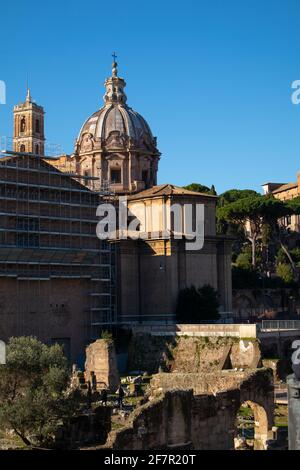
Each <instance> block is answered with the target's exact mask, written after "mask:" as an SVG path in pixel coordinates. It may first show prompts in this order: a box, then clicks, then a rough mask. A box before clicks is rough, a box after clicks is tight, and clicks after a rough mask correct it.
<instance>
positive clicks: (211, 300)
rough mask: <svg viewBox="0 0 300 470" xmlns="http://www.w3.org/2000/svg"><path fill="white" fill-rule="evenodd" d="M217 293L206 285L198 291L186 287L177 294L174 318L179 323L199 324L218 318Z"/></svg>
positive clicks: (192, 287) (193, 287)
mask: <svg viewBox="0 0 300 470" xmlns="http://www.w3.org/2000/svg"><path fill="white" fill-rule="evenodd" d="M218 308H219V301H218V293H217V291H216V290H215V289H214V288H213V287H212V286H210V285H208V284H206V285H204V286H202V287H200V288H198V289H196V288H195V286H191V287H187V288H185V289H182V290H181V291H180V292H179V295H178V300H177V309H176V317H177V321H178V322H180V323H200V322H201V320H217V319H218V318H219V311H218Z"/></svg>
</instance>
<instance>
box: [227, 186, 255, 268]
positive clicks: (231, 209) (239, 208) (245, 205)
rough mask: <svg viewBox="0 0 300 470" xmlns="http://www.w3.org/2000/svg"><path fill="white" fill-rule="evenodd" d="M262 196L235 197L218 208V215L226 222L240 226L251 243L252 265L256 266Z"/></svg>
mask: <svg viewBox="0 0 300 470" xmlns="http://www.w3.org/2000/svg"><path fill="white" fill-rule="evenodd" d="M262 206H263V196H260V195H254V196H248V197H243V198H241V199H237V200H236V201H234V202H231V203H228V204H225V205H224V206H223V207H220V208H219V211H218V217H219V219H220V220H224V221H226V222H227V223H230V224H233V225H238V226H239V227H242V228H243V230H244V233H245V237H246V239H247V240H249V242H250V243H251V250H252V267H253V268H254V269H255V268H256V243H257V240H258V238H259V236H260V234H261V228H262V223H263V219H262Z"/></svg>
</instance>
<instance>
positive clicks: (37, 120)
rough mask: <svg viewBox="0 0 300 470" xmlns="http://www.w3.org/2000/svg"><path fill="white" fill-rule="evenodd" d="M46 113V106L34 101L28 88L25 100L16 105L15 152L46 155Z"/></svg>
mask: <svg viewBox="0 0 300 470" xmlns="http://www.w3.org/2000/svg"><path fill="white" fill-rule="evenodd" d="M44 114H45V113H44V108H43V107H42V106H38V105H37V104H36V103H34V102H33V101H32V99H31V95H30V90H29V89H28V90H27V95H26V100H25V102H24V103H21V104H18V105H17V106H14V137H13V149H14V151H15V152H26V153H33V154H35V155H39V156H41V157H43V156H44V155H45V135H44Z"/></svg>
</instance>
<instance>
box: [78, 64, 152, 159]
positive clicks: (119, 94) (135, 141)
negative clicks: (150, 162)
mask: <svg viewBox="0 0 300 470" xmlns="http://www.w3.org/2000/svg"><path fill="white" fill-rule="evenodd" d="M125 86H126V83H125V81H124V79H123V78H120V77H118V74H117V64H116V62H114V63H113V69H112V76H111V77H110V78H108V79H107V80H106V81H105V89H106V92H105V95H104V97H103V98H104V103H105V104H104V106H103V107H102V108H101V109H99V110H98V111H96V112H95V113H94V114H93V115H92V116H90V117H89V118H88V119H87V120H86V121H85V123H84V124H83V126H82V128H81V130H80V133H79V136H78V139H77V141H76V144H77V151H79V152H80V151H82V150H83V151H84V150H91V146H92V147H93V148H94V146H95V145H96V146H98V145H100V146H101V147H105V146H106V144H107V145H109V139H110V140H113V141H114V142H115V141H116V140H118V142H119V146H120V143H121V144H122V145H121V146H123V147H128V146H129V145H130V146H131V147H135V148H144V149H148V150H152V151H153V150H156V138H154V137H153V135H152V132H151V130H150V127H149V125H148V124H147V122H146V120H145V119H144V118H143V117H142V116H141V115H140V114H139V113H137V112H136V111H134V110H133V109H132V108H130V107H129V106H128V105H127V104H126V101H127V97H126V94H125V92H124V88H125ZM78 147H79V148H78Z"/></svg>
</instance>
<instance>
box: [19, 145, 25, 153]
mask: <svg viewBox="0 0 300 470" xmlns="http://www.w3.org/2000/svg"><path fill="white" fill-rule="evenodd" d="M20 152H25V145H24V144H22V145H20Z"/></svg>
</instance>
